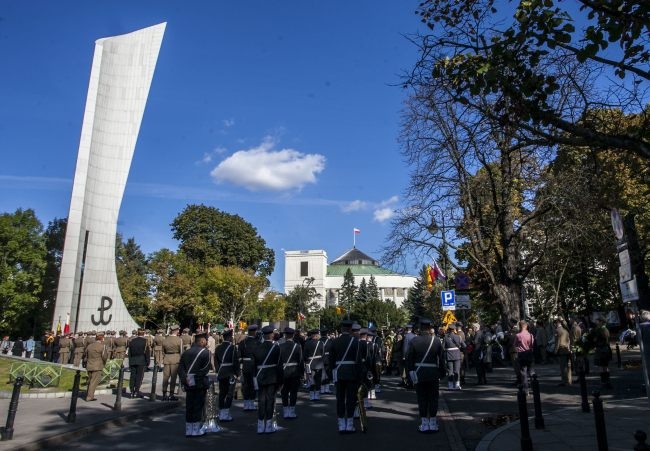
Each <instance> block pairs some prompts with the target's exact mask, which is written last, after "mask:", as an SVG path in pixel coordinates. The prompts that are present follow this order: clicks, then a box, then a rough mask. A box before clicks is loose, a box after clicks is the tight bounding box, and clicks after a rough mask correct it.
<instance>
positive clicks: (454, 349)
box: [445, 348, 458, 351]
mask: <svg viewBox="0 0 650 451" xmlns="http://www.w3.org/2000/svg"><path fill="white" fill-rule="evenodd" d="M457 349H458V348H447V349H445V351H456V350H457Z"/></svg>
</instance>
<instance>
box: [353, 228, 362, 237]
mask: <svg viewBox="0 0 650 451" xmlns="http://www.w3.org/2000/svg"><path fill="white" fill-rule="evenodd" d="M354 233H355V234H357V235H358V234H360V233H361V230H359V229H357V228H356V227H355V228H354Z"/></svg>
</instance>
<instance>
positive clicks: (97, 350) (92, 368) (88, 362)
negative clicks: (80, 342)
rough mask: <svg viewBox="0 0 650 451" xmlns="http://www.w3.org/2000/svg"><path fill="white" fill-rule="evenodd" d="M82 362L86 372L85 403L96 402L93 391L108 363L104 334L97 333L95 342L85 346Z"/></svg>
mask: <svg viewBox="0 0 650 451" xmlns="http://www.w3.org/2000/svg"><path fill="white" fill-rule="evenodd" d="M83 361H84V366H85V367H86V371H87V372H88V390H87V391H86V401H97V398H95V389H96V388H97V386H98V385H99V382H101V380H102V370H103V369H104V365H106V362H107V361H108V351H107V350H106V346H104V332H97V335H96V341H94V342H92V343H90V344H89V345H88V346H86V349H85V351H84V355H83Z"/></svg>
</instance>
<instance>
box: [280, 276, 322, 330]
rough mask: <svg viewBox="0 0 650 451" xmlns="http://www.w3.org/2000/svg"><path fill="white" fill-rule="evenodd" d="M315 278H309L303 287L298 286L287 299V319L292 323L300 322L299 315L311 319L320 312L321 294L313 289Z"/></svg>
mask: <svg viewBox="0 0 650 451" xmlns="http://www.w3.org/2000/svg"><path fill="white" fill-rule="evenodd" d="M313 283H314V278H313V277H309V278H307V279H305V280H304V281H303V284H302V285H296V286H295V287H293V290H291V291H290V292H289V294H287V297H286V309H285V313H286V318H287V319H288V320H291V321H294V320H295V321H298V320H299V319H298V318H299V315H300V314H303V315H305V318H307V317H309V316H310V315H311V314H314V313H316V312H317V311H318V302H317V301H316V299H318V298H320V294H319V293H318V292H317V291H316V289H315V288H314V287H313Z"/></svg>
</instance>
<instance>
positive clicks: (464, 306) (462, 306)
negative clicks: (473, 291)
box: [456, 293, 472, 310]
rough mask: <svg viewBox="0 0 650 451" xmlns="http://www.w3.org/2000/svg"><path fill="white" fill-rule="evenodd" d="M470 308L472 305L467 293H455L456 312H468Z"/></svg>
mask: <svg viewBox="0 0 650 451" xmlns="http://www.w3.org/2000/svg"><path fill="white" fill-rule="evenodd" d="M471 308H472V303H471V301H470V300H469V294H468V293H463V294H461V293H456V310H469V309H471Z"/></svg>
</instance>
